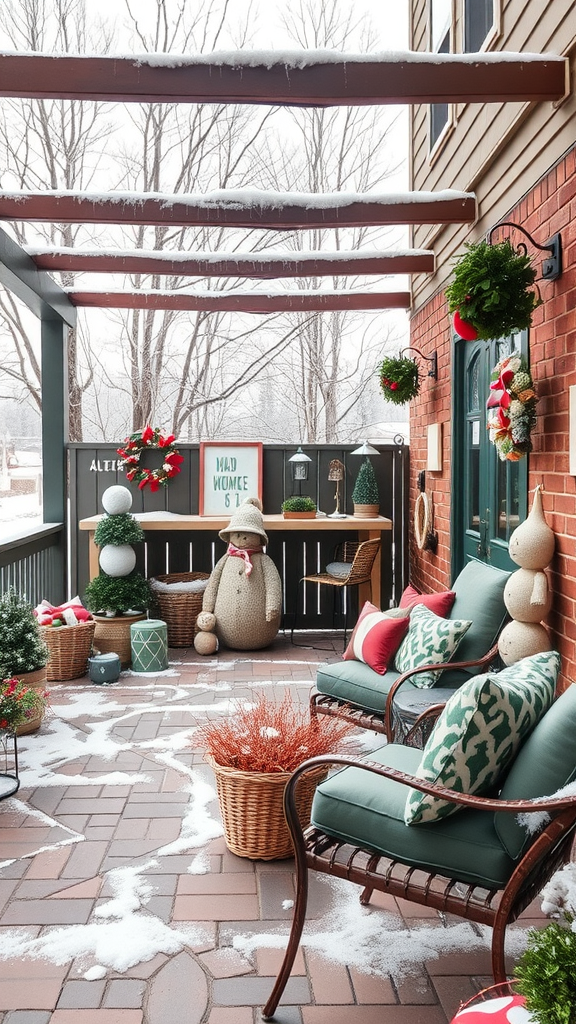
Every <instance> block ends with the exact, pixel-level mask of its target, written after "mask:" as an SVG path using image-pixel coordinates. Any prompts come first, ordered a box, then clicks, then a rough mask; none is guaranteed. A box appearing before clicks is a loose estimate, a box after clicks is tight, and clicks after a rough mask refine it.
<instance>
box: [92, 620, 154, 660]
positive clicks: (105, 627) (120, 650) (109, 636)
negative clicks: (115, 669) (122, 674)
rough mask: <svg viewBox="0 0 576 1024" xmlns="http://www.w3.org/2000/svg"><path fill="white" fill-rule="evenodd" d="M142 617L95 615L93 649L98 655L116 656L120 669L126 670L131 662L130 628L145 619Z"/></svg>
mask: <svg viewBox="0 0 576 1024" xmlns="http://www.w3.org/2000/svg"><path fill="white" fill-rule="evenodd" d="M145 618H146V616H145V615H144V614H142V615H118V616H113V617H110V618H109V617H108V616H107V615H95V616H94V621H95V623H96V629H95V631H94V647H95V648H96V650H98V652H99V653H100V654H117V655H118V657H119V658H120V665H121V667H122V668H128V667H129V665H130V662H131V661H132V646H131V637H130V626H131V625H132V623H133V622H139V621H140V619H145Z"/></svg>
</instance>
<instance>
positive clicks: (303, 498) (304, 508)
mask: <svg viewBox="0 0 576 1024" xmlns="http://www.w3.org/2000/svg"><path fill="white" fill-rule="evenodd" d="M282 514H283V516H284V519H315V518H316V503H315V502H314V501H312V498H309V497H308V496H307V495H305V494H297V495H294V497H292V498H287V499H286V501H283V502H282Z"/></svg>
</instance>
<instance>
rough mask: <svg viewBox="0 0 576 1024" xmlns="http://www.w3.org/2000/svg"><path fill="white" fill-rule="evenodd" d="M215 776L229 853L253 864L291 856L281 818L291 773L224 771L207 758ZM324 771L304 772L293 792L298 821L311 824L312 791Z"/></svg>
mask: <svg viewBox="0 0 576 1024" xmlns="http://www.w3.org/2000/svg"><path fill="white" fill-rule="evenodd" d="M207 761H208V763H209V764H210V765H211V767H212V768H213V769H214V774H215V775H216V790H217V793H218V802H219V804H220V813H221V815H222V823H223V825H224V839H225V842H226V846H227V847H228V849H229V850H230V852H231V853H235V854H236V856H237V857H250V858H251V859H252V860H282V859H285V858H286V857H292V856H293V855H294V848H293V846H292V840H291V838H290V832H289V830H288V825H287V823H286V818H285V817H284V804H283V798H284V789H285V788H286V783H287V782H288V780H289V779H290V777H291V773H290V772H241V771H238V769H237V768H224V767H223V766H222V765H220V764H217V763H216V761H215V760H214V758H213V757H210V756H208V757H207ZM326 774H327V772H326V770H325V769H324V768H318V769H316V770H315V771H311V772H307V773H306V774H305V775H304V776H303V777H302V778H301V779H300V781H299V783H298V789H297V791H296V806H297V810H298V817H299V818H300V821H301V822H302V825H303V826H304V827H305V826H306V825H308V824H309V822H310V809H311V807H312V800H313V797H314V791H315V789H316V786H317V785H318V783H319V782H321V781H322V780H323V779H324V778H325V777H326Z"/></svg>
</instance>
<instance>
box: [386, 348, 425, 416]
mask: <svg viewBox="0 0 576 1024" xmlns="http://www.w3.org/2000/svg"><path fill="white" fill-rule="evenodd" d="M378 374H379V377H380V390H381V392H382V394H383V395H384V398H385V399H386V401H387V402H393V403H394V405H405V404H406V402H410V401H411V399H413V398H416V395H417V394H418V392H419V391H420V372H419V369H418V363H417V362H416V360H415V359H409V358H408V356H397V357H394V356H386V358H385V359H383V360H382V362H381V363H380V366H379V367H378Z"/></svg>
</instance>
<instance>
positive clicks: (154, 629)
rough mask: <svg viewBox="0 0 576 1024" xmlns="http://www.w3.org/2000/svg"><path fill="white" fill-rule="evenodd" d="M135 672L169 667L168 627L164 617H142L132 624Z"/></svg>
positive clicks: (131, 638)
mask: <svg viewBox="0 0 576 1024" xmlns="http://www.w3.org/2000/svg"><path fill="white" fill-rule="evenodd" d="M130 646H131V648H132V671H133V672H164V670H165V669H167V668H168V627H167V625H166V623H165V622H162V619H141V620H140V622H133V623H132V625H131V626H130Z"/></svg>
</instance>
